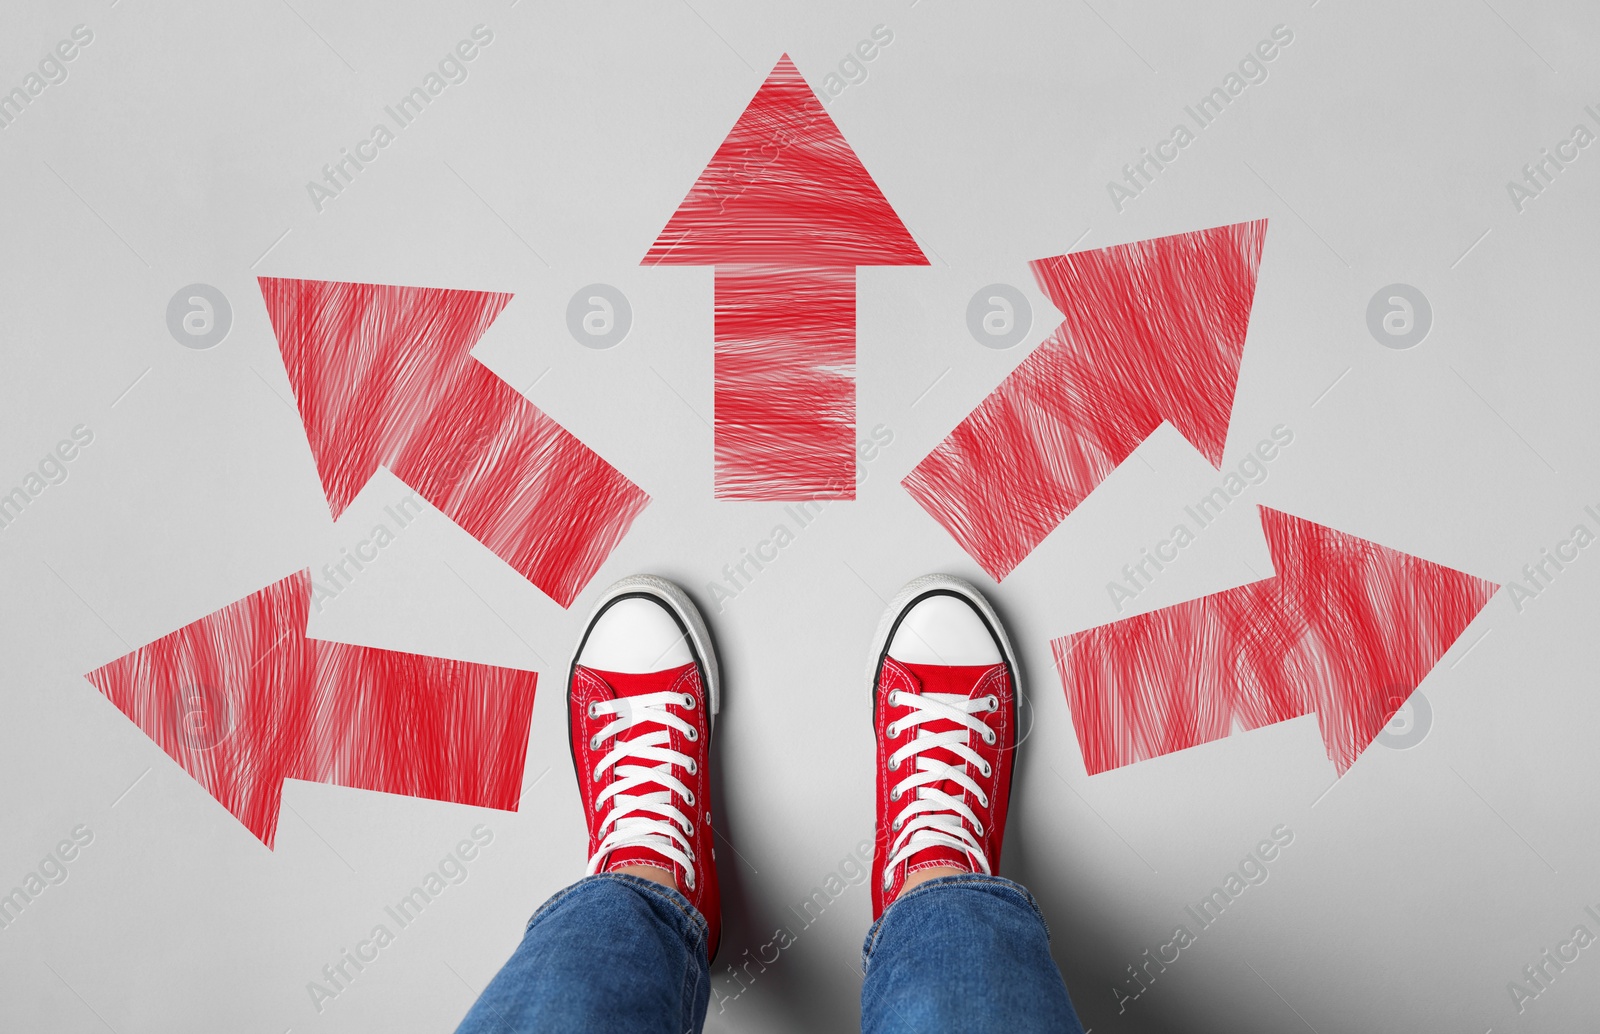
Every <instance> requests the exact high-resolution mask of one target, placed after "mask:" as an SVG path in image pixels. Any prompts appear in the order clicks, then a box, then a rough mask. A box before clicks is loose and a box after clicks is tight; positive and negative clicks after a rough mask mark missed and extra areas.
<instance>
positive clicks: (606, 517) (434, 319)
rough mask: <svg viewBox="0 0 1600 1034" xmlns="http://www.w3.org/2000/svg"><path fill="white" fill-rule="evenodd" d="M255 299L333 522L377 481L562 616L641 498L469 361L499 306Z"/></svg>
mask: <svg viewBox="0 0 1600 1034" xmlns="http://www.w3.org/2000/svg"><path fill="white" fill-rule="evenodd" d="M260 283H261V297H262V298H263V299H264V300H265V302H266V305H267V315H268V316H269V317H270V318H271V320H272V329H273V331H274V332H275V333H276V334H277V336H278V348H279V350H280V351H282V353H283V363H284V366H285V368H286V369H287V370H288V372H289V383H290V384H292V385H293V386H294V394H295V399H296V400H297V402H298V403H299V406H300V418H301V420H302V421H303V422H304V424H305V428H306V438H307V440H309V441H310V443H311V454H312V456H313V457H315V459H316V461H317V473H318V474H319V475H321V477H322V487H323V491H324V493H325V494H326V495H327V497H328V507H329V509H330V510H332V511H333V516H334V518H335V519H337V518H338V516H339V514H340V513H342V512H344V508H345V507H346V506H347V505H348V504H349V503H350V500H352V499H354V498H355V497H356V493H358V492H360V491H361V488H362V486H363V485H365V484H366V483H367V479H368V478H370V477H372V475H373V474H374V473H375V472H376V471H377V469H378V468H379V467H380V466H385V467H388V468H389V469H390V470H391V471H392V472H393V473H394V474H395V476H396V477H398V478H399V479H400V480H401V481H404V482H405V483H406V484H408V485H410V486H411V487H412V488H414V489H416V490H417V492H418V493H419V494H421V496H422V497H423V498H424V499H426V500H428V501H429V502H430V503H432V504H433V505H434V506H435V507H437V508H438V509H440V510H442V511H443V512H444V513H445V515H446V516H448V517H449V518H450V519H451V520H453V521H455V522H456V523H457V524H459V525H460V526H461V527H462V528H464V529H465V530H466V531H467V533H468V534H470V535H472V537H473V538H475V539H477V540H478V541H480V542H482V543H483V544H484V545H486V546H488V547H489V548H490V549H492V550H493V551H494V552H495V553H496V554H498V555H499V556H500V558H501V559H503V560H504V561H505V562H506V563H508V564H510V565H511V566H512V567H514V568H516V569H517V570H518V571H519V572H521V573H522V575H523V576H524V577H525V578H527V579H528V580H529V581H531V582H532V583H533V584H534V585H536V586H538V587H539V588H540V589H542V590H543V591H544V592H545V594H546V595H548V596H549V597H550V598H551V599H554V600H555V601H556V602H557V603H559V604H561V605H562V606H563V607H566V606H570V605H571V603H572V601H573V599H574V598H575V597H576V596H577V595H578V593H579V592H580V591H582V589H583V587H584V585H585V584H587V583H588V581H589V579H590V578H592V577H593V576H594V573H595V571H596V570H597V569H598V568H599V567H600V564H601V563H602V562H603V561H604V560H605V558H606V557H607V556H608V555H609V554H610V553H611V550H612V548H613V547H614V546H615V545H616V544H617V541H618V540H619V539H621V538H622V536H623V534H624V533H625V532H626V531H627V530H628V526H629V525H630V524H632V523H633V519H634V517H636V516H638V514H639V511H640V510H642V509H644V506H645V504H646V503H648V502H649V501H650V497H649V496H648V495H646V494H645V493H644V491H643V490H642V489H641V488H639V486H638V485H635V484H634V483H633V482H631V481H629V480H628V479H627V478H626V477H624V476H623V475H622V474H621V473H620V472H619V471H618V470H617V469H616V468H615V467H613V466H611V464H609V463H607V462H606V461H605V460H603V459H601V458H600V456H599V455H597V454H596V453H595V452H594V450H592V449H590V448H589V447H588V446H586V445H584V444H583V443H582V442H580V441H579V440H578V439H577V438H575V437H573V436H572V434H571V433H569V432H568V431H567V430H566V429H564V428H563V427H561V425H559V424H557V423H556V422H555V421H554V420H552V419H550V417H548V416H546V415H545V414H544V413H543V412H541V411H540V410H539V409H538V408H537V407H535V406H534V405H533V404H532V403H531V402H529V401H528V400H527V399H525V398H523V397H522V396H521V395H519V394H518V393H517V392H516V391H515V390H514V389H512V387H511V386H510V385H509V384H506V383H505V382H504V381H502V380H500V378H498V377H496V376H495V375H494V374H493V373H491V372H490V371H489V369H488V368H487V367H485V366H484V365H483V364H482V363H480V362H478V361H477V360H476V359H474V358H472V355H471V354H470V353H471V351H472V346H473V345H475V344H477V342H478V339H479V338H480V337H482V336H483V332H484V331H485V330H487V329H488V328H489V324H491V323H493V322H494V319H495V317H496V316H498V315H499V314H500V310H501V309H503V308H505V306H506V303H507V302H509V301H510V300H511V296H510V295H509V294H491V293H489V292H486V291H449V290H440V289H435V288H422V287H395V286H391V285H388V284H351V283H337V282H332V281H323V280H279V279H274V278H272V277H261V278H260Z"/></svg>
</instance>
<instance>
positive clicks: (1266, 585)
mask: <svg viewBox="0 0 1600 1034" xmlns="http://www.w3.org/2000/svg"><path fill="white" fill-rule="evenodd" d="M1261 526H1262V529H1263V530H1264V531H1265V532H1266V537H1267V548H1268V550H1269V551H1270V552H1271V554H1272V565H1273V567H1274V568H1275V569H1276V571H1277V575H1276V576H1275V577H1272V578H1267V579H1264V580H1262V581H1259V582H1252V583H1251V584H1249V585H1241V586H1239V587H1238V588H1236V589H1229V590H1227V591H1225V592H1219V593H1215V594H1213V595H1210V596H1207V597H1205V598H1203V599H1198V600H1190V601H1189V602H1187V603H1180V604H1178V605H1177V606H1175V607H1167V608H1165V609H1163V610H1156V611H1152V612H1150V613H1148V614H1139V615H1136V616H1134V617H1131V618H1127V619H1125V620H1122V621H1118V622H1115V623H1114V624H1110V625H1102V626H1101V627H1099V628H1092V629H1089V630H1088V631H1086V632H1079V633H1078V634H1076V635H1070V636H1066V637H1064V638H1061V639H1057V640H1055V641H1054V642H1053V643H1052V644H1051V645H1052V646H1053V647H1054V648H1055V654H1056V666H1057V667H1058V668H1059V669H1060V672H1061V679H1062V682H1063V683H1064V684H1065V686H1066V690H1067V698H1068V700H1069V702H1070V703H1071V705H1072V724H1073V726H1074V727H1075V728H1076V730H1077V733H1078V743H1079V745H1080V746H1081V747H1082V748H1083V763H1084V767H1085V768H1086V769H1087V770H1088V772H1089V774H1090V775H1094V774H1095V773H1097V772H1104V771H1106V770H1107V769H1111V768H1117V767H1119V766H1122V765H1129V764H1132V763H1134V762H1136V761H1143V760H1145V759H1147V758H1153V757H1157V756H1159V755H1162V754H1169V753H1171V752H1173V751H1176V750H1183V749H1184V748H1186V747H1193V746H1195V745H1196V744H1200V743H1206V742H1209V741H1211V740H1215V739H1219V738H1221V737H1223V736H1226V735H1228V734H1229V733H1230V732H1231V731H1232V730H1233V728H1234V727H1235V725H1237V726H1238V727H1239V728H1241V729H1258V728H1261V727H1262V726H1264V725H1271V724H1273V723H1274V722H1284V721H1288V720H1289V719H1290V718H1297V717H1299V716H1301V715H1307V714H1315V715H1317V717H1318V722H1319V723H1320V724H1321V726H1322V739H1323V742H1324V744H1325V745H1326V746H1327V750H1328V757H1329V759H1330V760H1332V761H1333V765H1334V768H1335V769H1337V770H1338V772H1339V774H1340V775H1343V774H1344V773H1345V771H1346V770H1347V769H1348V768H1349V767H1350V766H1351V765H1353V764H1355V761H1356V758H1357V756H1359V755H1360V753H1361V752H1362V751H1363V750H1365V749H1366V748H1367V745H1368V744H1370V743H1371V742H1372V740H1373V739H1374V738H1375V737H1376V736H1377V735H1378V733H1379V732H1380V731H1382V729H1383V727H1384V725H1386V724H1387V723H1388V721H1389V719H1390V718H1392V717H1394V713H1395V711H1396V710H1398V709H1399V707H1400V705H1402V704H1403V703H1405V701H1406V698H1408V697H1409V696H1410V695H1411V692H1412V690H1414V689H1416V688H1417V684H1418V683H1419V682H1421V681H1422V679H1423V677H1424V676H1426V675H1427V674H1428V672H1429V670H1430V669H1432V668H1433V666H1434V665H1435V664H1437V663H1438V661H1439V658H1440V657H1442V656H1444V653H1445V651H1446V650H1448V649H1450V645H1451V644H1452V643H1454V642H1455V641H1456V638H1457V637H1458V636H1460V635H1461V633H1462V631H1463V630H1465V629H1466V627H1467V625H1468V624H1470V623H1471V622H1472V619H1473V618H1474V617H1476V616H1477V614H1478V611H1480V610H1482V609H1483V607H1484V605H1485V604H1486V603H1488V602H1489V597H1491V596H1493V595H1494V594H1495V592H1496V590H1498V589H1499V588H1500V587H1499V586H1498V585H1495V584H1494V583H1493V582H1486V581H1484V580H1482V579H1481V578H1474V577H1472V576H1471V575H1468V574H1462V573H1461V572H1460V571H1453V570H1451V569H1450V568H1448V567H1441V566H1440V565H1438V564H1434V563H1430V562H1428V561H1426V560H1420V559H1418V558H1417V557H1414V556H1408V555H1407V554H1405V553H1401V552H1398V551H1396V550H1393V549H1389V548H1387V547H1384V546H1380V545H1377V544H1376V543H1373V542H1368V541H1366V540H1365V539H1358V538H1356V537H1355V536H1354V535H1347V534H1345V533H1343V532H1339V531H1334V530H1333V529H1332V528H1325V527H1323V526H1322V525H1320V524H1313V523H1311V522H1310V521H1305V520H1301V519H1300V518H1298V517H1292V516H1290V515H1289V514H1286V513H1280V512H1278V511H1277V510H1269V509H1267V508H1266V507H1262V508H1261Z"/></svg>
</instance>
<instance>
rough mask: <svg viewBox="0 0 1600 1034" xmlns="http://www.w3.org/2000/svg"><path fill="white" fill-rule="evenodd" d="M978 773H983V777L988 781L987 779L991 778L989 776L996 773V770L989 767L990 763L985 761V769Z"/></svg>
mask: <svg viewBox="0 0 1600 1034" xmlns="http://www.w3.org/2000/svg"><path fill="white" fill-rule="evenodd" d="M978 771H979V772H982V773H983V777H984V778H985V779H987V778H989V775H990V774H991V773H992V772H994V769H993V768H991V767H990V766H989V762H987V761H985V762H983V767H982V768H980V769H978Z"/></svg>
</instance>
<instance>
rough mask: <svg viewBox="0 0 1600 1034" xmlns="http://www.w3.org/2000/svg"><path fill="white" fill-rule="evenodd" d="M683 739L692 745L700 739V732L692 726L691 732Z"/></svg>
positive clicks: (684, 735)
mask: <svg viewBox="0 0 1600 1034" xmlns="http://www.w3.org/2000/svg"><path fill="white" fill-rule="evenodd" d="M683 737H684V739H686V740H688V741H689V742H690V743H693V742H694V741H695V740H698V739H699V738H700V730H699V729H696V728H695V727H694V726H692V725H691V726H689V731H688V732H686V733H684V734H683Z"/></svg>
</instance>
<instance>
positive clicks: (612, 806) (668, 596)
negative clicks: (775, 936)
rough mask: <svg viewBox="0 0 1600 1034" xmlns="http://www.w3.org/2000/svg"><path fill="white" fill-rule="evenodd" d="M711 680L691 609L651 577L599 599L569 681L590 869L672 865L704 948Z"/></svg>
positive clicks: (710, 914)
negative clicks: (696, 917) (698, 922)
mask: <svg viewBox="0 0 1600 1034" xmlns="http://www.w3.org/2000/svg"><path fill="white" fill-rule="evenodd" d="M717 688H718V687H717V656H716V653H715V652H714V651H713V649H712V645H711V636H710V633H709V632H707V631H706V624H705V621H704V620H703V619H702V618H701V616H700V612H699V611H698V610H696V609H695V605H694V604H693V603H691V602H690V601H689V597H688V596H686V595H684V593H683V590H681V589H679V588H678V587H677V586H676V585H673V584H672V583H671V582H669V581H666V580H665V579H662V578H657V577H655V576H653V575H635V576H634V577H632V578H624V579H623V580H622V581H620V582H618V583H616V584H615V585H613V586H611V587H610V588H609V589H607V590H606V591H605V594H604V595H603V596H601V597H600V602H599V603H597V604H596V605H595V608H594V611H593V613H592V614H591V615H590V617H589V624H588V627H587V628H586V629H585V630H584V633H583V638H581V639H580V640H579V641H578V648H577V650H575V651H574V652H573V656H572V667H571V676H570V680H569V682H568V686H567V710H568V720H569V722H570V724H569V726H568V728H569V730H570V738H571V743H572V761H573V765H574V767H576V768H577V770H578V788H579V790H580V791H581V793H582V795H583V810H584V814H585V815H586V816H587V818H588V824H589V873H590V874H591V875H592V874H594V873H597V872H614V871H616V870H617V869H621V868H623V867H625V866H630V865H650V866H655V867H656V868H659V869H662V870H664V871H666V872H668V873H671V874H672V877H673V879H674V880H676V881H677V884H678V890H679V891H680V892H682V894H683V896H684V897H686V898H688V899H689V901H690V903H692V904H693V905H694V907H695V908H697V909H699V910H700V914H701V915H702V916H704V917H705V920H706V923H707V925H708V926H709V927H710V936H709V938H708V942H707V945H706V947H707V953H708V955H709V956H710V957H712V958H715V957H716V954H717V944H718V941H719V940H720V938H721V930H722V899H721V896H720V894H719V893H718V890H717V868H716V852H715V850H714V848H713V845H712V840H713V834H712V830H711V783H710V779H709V778H708V774H707V767H708V766H707V758H708V756H709V754H710V746H711V728H712V723H713V720H714V718H715V716H716V713H717V708H718V704H719V701H718V697H717Z"/></svg>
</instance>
